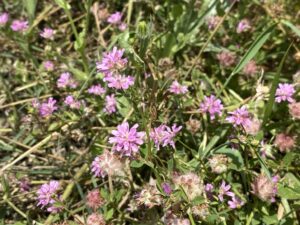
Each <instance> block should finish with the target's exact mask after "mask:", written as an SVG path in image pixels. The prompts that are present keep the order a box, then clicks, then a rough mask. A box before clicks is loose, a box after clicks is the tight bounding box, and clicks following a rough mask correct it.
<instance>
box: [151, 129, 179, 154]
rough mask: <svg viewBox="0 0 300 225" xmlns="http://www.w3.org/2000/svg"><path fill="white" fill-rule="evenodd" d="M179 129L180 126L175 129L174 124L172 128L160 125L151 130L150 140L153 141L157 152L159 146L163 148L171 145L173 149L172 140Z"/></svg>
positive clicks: (173, 143)
mask: <svg viewBox="0 0 300 225" xmlns="http://www.w3.org/2000/svg"><path fill="white" fill-rule="evenodd" d="M181 128H182V126H179V127H177V125H176V124H174V125H173V126H172V128H170V127H168V126H167V125H164V124H162V125H160V126H158V127H155V128H153V129H152V131H151V132H150V138H151V139H152V140H153V141H154V144H155V147H156V148H157V150H160V146H163V147H165V146H167V145H171V146H172V147H173V148H175V142H174V138H175V136H176V134H177V133H178V132H179V131H180V130H181Z"/></svg>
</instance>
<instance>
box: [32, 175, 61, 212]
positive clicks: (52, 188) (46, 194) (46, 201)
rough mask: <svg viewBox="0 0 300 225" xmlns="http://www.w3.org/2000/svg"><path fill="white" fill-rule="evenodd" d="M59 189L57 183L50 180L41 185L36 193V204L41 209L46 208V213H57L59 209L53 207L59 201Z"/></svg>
mask: <svg viewBox="0 0 300 225" xmlns="http://www.w3.org/2000/svg"><path fill="white" fill-rule="evenodd" d="M58 189H59V182H58V181H55V180H52V181H50V182H49V183H47V184H43V185H42V186H41V187H40V189H39V190H38V191H37V195H38V196H37V198H38V204H37V206H40V207H41V208H42V209H43V208H44V207H47V211H48V212H58V211H59V210H60V208H58V207H56V206H54V204H55V203H56V202H58V200H59V195H58V193H57V191H58Z"/></svg>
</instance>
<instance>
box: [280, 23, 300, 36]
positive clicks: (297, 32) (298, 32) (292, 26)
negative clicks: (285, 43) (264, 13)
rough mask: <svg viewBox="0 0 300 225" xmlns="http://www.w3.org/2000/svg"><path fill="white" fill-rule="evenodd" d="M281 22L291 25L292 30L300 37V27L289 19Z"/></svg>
mask: <svg viewBox="0 0 300 225" xmlns="http://www.w3.org/2000/svg"><path fill="white" fill-rule="evenodd" d="M281 23H282V24H283V25H285V26H287V27H289V28H290V29H291V30H292V31H294V33H295V34H297V35H298V36H299V37H300V29H299V28H297V27H296V26H294V25H293V24H292V23H291V22H289V21H287V20H282V21H281Z"/></svg>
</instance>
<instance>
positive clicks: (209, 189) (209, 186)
mask: <svg viewBox="0 0 300 225" xmlns="http://www.w3.org/2000/svg"><path fill="white" fill-rule="evenodd" d="M204 190H205V193H206V196H207V198H208V199H209V200H213V190H214V185H213V184H210V183H207V184H206V185H205V186H204Z"/></svg>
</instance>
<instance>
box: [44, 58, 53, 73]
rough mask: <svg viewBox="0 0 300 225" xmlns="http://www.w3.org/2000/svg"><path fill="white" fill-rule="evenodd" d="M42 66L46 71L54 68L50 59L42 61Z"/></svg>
mask: <svg viewBox="0 0 300 225" xmlns="http://www.w3.org/2000/svg"><path fill="white" fill-rule="evenodd" d="M43 66H44V68H45V69H46V70H47V71H53V70H54V63H53V62H52V61H50V60H48V61H45V62H43Z"/></svg>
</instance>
